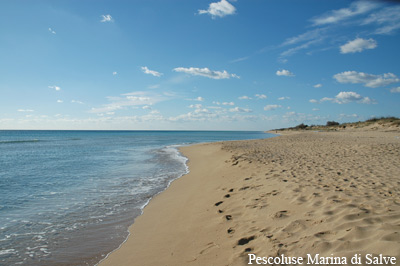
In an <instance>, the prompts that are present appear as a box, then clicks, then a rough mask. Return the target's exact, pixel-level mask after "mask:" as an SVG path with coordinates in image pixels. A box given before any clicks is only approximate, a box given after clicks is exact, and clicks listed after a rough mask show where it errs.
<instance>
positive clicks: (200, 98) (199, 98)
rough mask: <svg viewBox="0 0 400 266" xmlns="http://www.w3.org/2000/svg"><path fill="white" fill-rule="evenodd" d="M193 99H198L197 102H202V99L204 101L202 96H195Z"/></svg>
mask: <svg viewBox="0 0 400 266" xmlns="http://www.w3.org/2000/svg"><path fill="white" fill-rule="evenodd" d="M194 100H195V101H199V102H202V101H204V98H203V97H201V96H199V97H197V98H196V99H194Z"/></svg>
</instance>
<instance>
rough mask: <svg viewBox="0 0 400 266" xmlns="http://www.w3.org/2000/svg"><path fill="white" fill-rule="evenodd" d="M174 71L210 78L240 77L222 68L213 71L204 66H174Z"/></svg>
mask: <svg viewBox="0 0 400 266" xmlns="http://www.w3.org/2000/svg"><path fill="white" fill-rule="evenodd" d="M174 71H175V72H183V73H186V74H190V75H193V76H203V77H207V78H212V79H229V78H240V77H239V76H238V75H236V74H229V73H228V72H227V71H226V70H224V71H222V72H221V71H213V70H210V69H208V68H207V67H205V68H197V67H190V68H185V67H177V68H174Z"/></svg>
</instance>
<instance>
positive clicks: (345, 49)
mask: <svg viewBox="0 0 400 266" xmlns="http://www.w3.org/2000/svg"><path fill="white" fill-rule="evenodd" d="M376 47H378V43H377V42H376V41H375V40H374V39H372V38H370V39H368V40H366V39H363V38H356V39H354V40H352V41H349V42H347V43H346V44H344V45H342V46H340V52H341V53H342V54H348V53H357V52H362V51H364V50H366V49H375V48H376Z"/></svg>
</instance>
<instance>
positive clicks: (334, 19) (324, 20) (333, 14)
mask: <svg viewBox="0 0 400 266" xmlns="http://www.w3.org/2000/svg"><path fill="white" fill-rule="evenodd" d="M377 7H379V4H377V3H374V2H372V1H357V2H353V3H352V4H351V5H350V6H349V7H346V8H341V9H337V10H332V11H329V12H327V13H325V14H323V15H321V16H317V17H314V18H313V19H311V21H312V22H313V25H314V26H319V25H326V24H334V23H338V22H340V21H344V20H347V19H350V18H352V17H355V16H358V15H361V14H365V13H367V12H369V11H371V10H373V9H376V8H377Z"/></svg>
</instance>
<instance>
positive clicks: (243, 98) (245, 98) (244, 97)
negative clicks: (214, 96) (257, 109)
mask: <svg viewBox="0 0 400 266" xmlns="http://www.w3.org/2000/svg"><path fill="white" fill-rule="evenodd" d="M238 99H239V100H251V97H249V96H246V95H243V96H240V97H238Z"/></svg>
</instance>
